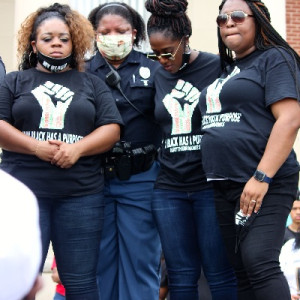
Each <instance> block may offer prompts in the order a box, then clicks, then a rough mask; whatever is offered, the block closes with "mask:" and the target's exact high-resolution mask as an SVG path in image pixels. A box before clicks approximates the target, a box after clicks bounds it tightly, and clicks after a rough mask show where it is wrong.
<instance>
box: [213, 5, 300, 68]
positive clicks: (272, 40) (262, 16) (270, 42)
mask: <svg viewBox="0 0 300 300" xmlns="http://www.w3.org/2000/svg"><path fill="white" fill-rule="evenodd" d="M226 1H227V0H222V3H221V5H220V6H219V11H221V10H222V8H223V6H224V4H225V2H226ZM244 1H245V2H246V3H247V5H248V6H249V8H250V9H251V11H252V14H253V16H254V18H255V23H256V38H255V47H256V49H258V50H266V49H268V48H271V47H277V48H283V49H285V50H287V51H288V52H289V53H290V54H291V55H292V56H293V57H294V58H295V60H296V63H297V65H298V66H299V67H300V57H299V55H298V54H297V53H296V51H295V50H294V49H293V48H292V47H291V46H290V45H289V44H288V43H287V42H286V41H285V40H284V39H283V38H282V37H281V35H280V34H279V33H278V32H277V31H276V30H275V29H274V27H273V26H272V25H271V23H270V22H271V17H270V13H269V10H268V8H267V7H266V6H265V4H264V3H263V2H262V1H261V0H244ZM218 45H219V53H220V57H221V63H222V67H223V68H224V67H225V66H226V63H229V64H230V63H232V62H233V53H232V51H231V50H230V49H229V48H227V46H226V45H225V44H224V43H223V41H222V38H221V35H220V29H219V28H218Z"/></svg>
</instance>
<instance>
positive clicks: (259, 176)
mask: <svg viewBox="0 0 300 300" xmlns="http://www.w3.org/2000/svg"><path fill="white" fill-rule="evenodd" d="M265 176H266V175H265V174H264V173H263V172H261V171H256V172H255V174H254V177H255V178H256V179H257V180H258V181H263V180H264V178H265Z"/></svg>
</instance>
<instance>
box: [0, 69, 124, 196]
mask: <svg viewBox="0 0 300 300" xmlns="http://www.w3.org/2000/svg"><path fill="white" fill-rule="evenodd" d="M0 120H4V121H6V122H8V123H10V124H11V125H12V126H14V127H15V128H17V129H18V130H20V131H22V132H23V133H24V134H26V135H28V136H30V137H33V138H35V139H37V140H40V141H47V140H60V141H63V142H65V143H69V144H72V143H75V142H77V141H79V140H81V139H82V138H83V137H85V136H86V135H88V134H90V133H91V132H92V131H93V130H95V129H96V128H98V127H100V126H102V125H107V124H110V123H118V124H122V119H121V117H120V114H119V112H118V110H117V108H116V105H115V101H114V99H113V98H112V95H111V93H110V91H109V89H108V88H107V87H106V85H105V84H104V82H103V81H102V80H100V79H99V78H97V77H96V76H94V75H92V74H87V73H83V72H78V71H76V70H70V71H66V72H61V73H46V72H41V71H38V70H36V69H35V68H33V69H28V70H25V71H21V72H12V73H9V74H7V75H6V77H5V78H4V82H3V84H2V86H1V88H0ZM1 168H2V169H4V170H5V171H7V172H8V173H10V174H11V175H13V176H15V177H16V178H18V179H19V180H20V181H22V182H23V183H25V184H26V185H27V186H29V188H31V190H32V191H33V192H34V193H35V194H36V195H37V196H38V197H39V196H45V197H51V196H62V197H63V196H80V195H87V194H93V193H97V192H99V191H101V190H102V188H103V176H102V174H101V163H100V158H99V155H93V156H86V157H81V158H80V159H79V160H78V161H77V162H76V163H75V164H74V165H73V166H72V167H71V168H68V169H62V168H59V167H57V166H55V165H51V164H50V162H45V161H42V160H40V159H39V158H37V157H36V156H34V155H25V154H20V153H16V152H12V151H6V150H3V156H2V162H1Z"/></svg>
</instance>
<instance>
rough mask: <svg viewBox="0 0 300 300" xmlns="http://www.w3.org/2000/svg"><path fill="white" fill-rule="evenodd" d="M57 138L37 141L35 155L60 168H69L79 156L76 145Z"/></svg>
mask: <svg viewBox="0 0 300 300" xmlns="http://www.w3.org/2000/svg"><path fill="white" fill-rule="evenodd" d="M75 144H76V143H74V144H67V143H64V142H62V141H58V140H49V141H38V144H37V146H36V150H35V155H36V156H37V157H38V158H40V159H41V160H44V161H48V162H50V163H51V164H52V165H56V166H57V167H60V168H71V167H72V166H73V165H74V164H75V163H76V162H77V161H78V159H79V158H80V152H79V149H78V147H76V145H75Z"/></svg>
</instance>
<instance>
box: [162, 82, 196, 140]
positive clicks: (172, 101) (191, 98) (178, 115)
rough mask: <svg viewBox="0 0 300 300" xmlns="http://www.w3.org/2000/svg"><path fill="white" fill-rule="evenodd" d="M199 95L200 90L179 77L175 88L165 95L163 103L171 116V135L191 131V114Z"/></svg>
mask: <svg viewBox="0 0 300 300" xmlns="http://www.w3.org/2000/svg"><path fill="white" fill-rule="evenodd" d="M199 97H200V91H199V90H198V89H197V88H196V87H194V86H193V85H192V84H190V83H189V82H187V81H184V80H181V79H180V80H178V82H177V84H176V86H175V89H173V90H172V91H171V93H170V94H167V95H166V96H165V98H164V99H163V103H164V105H165V107H166V109H167V111H168V112H169V114H170V115H171V116H172V125H173V126H172V133H171V134H172V135H174V134H186V133H190V132H191V131H192V116H193V113H194V110H195V107H196V106H197V104H198V102H199ZM179 101H180V102H181V103H183V105H181V103H180V102H179Z"/></svg>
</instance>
